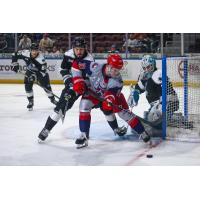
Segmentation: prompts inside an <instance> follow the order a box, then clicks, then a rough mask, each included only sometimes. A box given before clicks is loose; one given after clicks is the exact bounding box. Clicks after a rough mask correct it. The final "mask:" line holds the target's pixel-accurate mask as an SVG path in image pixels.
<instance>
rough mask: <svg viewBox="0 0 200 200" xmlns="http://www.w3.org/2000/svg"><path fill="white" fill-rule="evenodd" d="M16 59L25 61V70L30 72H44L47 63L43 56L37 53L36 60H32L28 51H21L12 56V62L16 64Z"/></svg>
mask: <svg viewBox="0 0 200 200" xmlns="http://www.w3.org/2000/svg"><path fill="white" fill-rule="evenodd" d="M18 59H22V60H24V61H25V63H26V66H27V70H29V71H32V72H38V71H41V72H46V69H47V63H46V61H45V58H44V56H43V55H42V54H41V53H39V54H38V56H37V57H36V58H32V56H31V52H30V51H29V50H22V51H18V52H15V53H14V54H12V62H17V61H18Z"/></svg>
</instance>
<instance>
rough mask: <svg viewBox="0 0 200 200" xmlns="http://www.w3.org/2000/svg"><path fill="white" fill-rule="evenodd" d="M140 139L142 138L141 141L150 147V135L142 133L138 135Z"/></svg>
mask: <svg viewBox="0 0 200 200" xmlns="http://www.w3.org/2000/svg"><path fill="white" fill-rule="evenodd" d="M140 138H142V140H143V141H144V142H145V143H146V144H149V145H151V137H150V135H149V134H148V133H147V132H146V131H144V132H143V133H141V134H140Z"/></svg>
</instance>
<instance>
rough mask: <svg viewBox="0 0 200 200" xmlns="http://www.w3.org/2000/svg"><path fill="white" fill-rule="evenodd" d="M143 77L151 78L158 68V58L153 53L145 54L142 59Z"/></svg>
mask: <svg viewBox="0 0 200 200" xmlns="http://www.w3.org/2000/svg"><path fill="white" fill-rule="evenodd" d="M141 67H142V69H141V72H142V74H143V78H146V79H148V78H150V77H151V76H152V74H153V72H154V71H155V69H156V60H155V58H154V57H153V56H151V55H144V56H143V58H142V61H141Z"/></svg>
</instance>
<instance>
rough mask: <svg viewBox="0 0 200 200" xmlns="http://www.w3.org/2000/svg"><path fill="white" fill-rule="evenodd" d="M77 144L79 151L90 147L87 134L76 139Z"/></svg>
mask: <svg viewBox="0 0 200 200" xmlns="http://www.w3.org/2000/svg"><path fill="white" fill-rule="evenodd" d="M75 144H76V145H77V147H76V148H77V149H80V148H83V147H87V146H88V139H87V137H86V135H85V134H83V135H81V136H80V137H79V138H77V139H76V141H75Z"/></svg>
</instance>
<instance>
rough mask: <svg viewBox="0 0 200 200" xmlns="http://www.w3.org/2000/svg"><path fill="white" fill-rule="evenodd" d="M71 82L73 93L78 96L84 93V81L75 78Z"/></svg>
mask: <svg viewBox="0 0 200 200" xmlns="http://www.w3.org/2000/svg"><path fill="white" fill-rule="evenodd" d="M73 82H74V85H73V89H74V91H75V92H77V93H78V94H80V95H83V94H84V93H85V92H86V84H85V82H84V80H83V79H81V78H77V79H75V80H73Z"/></svg>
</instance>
